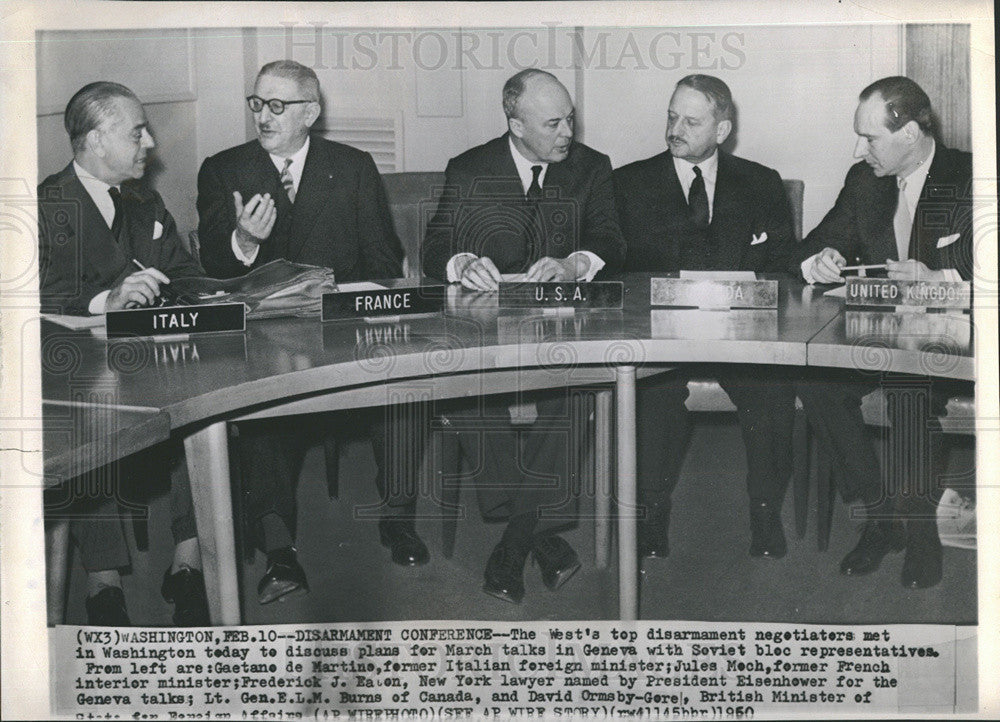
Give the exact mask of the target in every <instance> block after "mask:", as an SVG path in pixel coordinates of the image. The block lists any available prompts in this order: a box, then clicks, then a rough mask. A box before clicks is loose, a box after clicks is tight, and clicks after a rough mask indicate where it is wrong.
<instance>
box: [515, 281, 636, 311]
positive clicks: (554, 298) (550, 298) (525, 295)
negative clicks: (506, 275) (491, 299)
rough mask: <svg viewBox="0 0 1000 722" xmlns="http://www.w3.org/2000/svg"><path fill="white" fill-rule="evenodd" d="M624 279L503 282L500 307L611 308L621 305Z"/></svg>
mask: <svg viewBox="0 0 1000 722" xmlns="http://www.w3.org/2000/svg"><path fill="white" fill-rule="evenodd" d="M622 295H623V284H622V282H621V281H592V282H590V283H531V282H530V281H524V282H516V283H501V284H500V297H499V300H500V308H559V307H563V308H583V309H587V308H608V309H616V308H621V307H622Z"/></svg>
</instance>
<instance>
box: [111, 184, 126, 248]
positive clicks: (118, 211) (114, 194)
mask: <svg viewBox="0 0 1000 722" xmlns="http://www.w3.org/2000/svg"><path fill="white" fill-rule="evenodd" d="M108 195H109V196H111V202H112V203H114V204H115V217H114V219H113V220H112V221H111V235H113V236H114V237H115V242H116V243H117V244H118V245H119V246H121V247H122V248H126V243H125V240H126V239H125V203H124V202H123V200H122V194H121V191H119V190H118V189H117V188H115V187H114V186H111V187H110V188H108Z"/></svg>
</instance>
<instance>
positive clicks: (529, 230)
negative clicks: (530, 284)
mask: <svg viewBox="0 0 1000 722" xmlns="http://www.w3.org/2000/svg"><path fill="white" fill-rule="evenodd" d="M541 175H542V166H540V165H533V166H531V185H529V186H528V192H527V193H525V200H526V201H527V202H528V205H529V209H528V218H527V227H526V228H525V231H526V232H525V239H524V240H525V253H526V254H527V258H526V259H525V260H526V263H527V265H526V266H525V267H524V269H523V270H527V268H528V266H530V265H531V264H532V263H534V262H535V261H537V260H538V259H539V258H541V255H542V253H541V249H542V248H543V247H544V245H545V244H544V238H543V237H544V232H545V231H544V226H543V225H542V219H541V215H540V213H539V210H538V204H539V202H540V201H541V200H542V186H541V184H540V183H539V182H538V179H539V178H540V177H541Z"/></svg>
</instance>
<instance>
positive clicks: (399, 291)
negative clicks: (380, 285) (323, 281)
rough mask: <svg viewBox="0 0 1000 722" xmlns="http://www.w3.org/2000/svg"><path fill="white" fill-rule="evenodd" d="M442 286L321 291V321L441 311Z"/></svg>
mask: <svg viewBox="0 0 1000 722" xmlns="http://www.w3.org/2000/svg"><path fill="white" fill-rule="evenodd" d="M444 289H445V287H444V286H411V287H408V288H386V289H380V290H377V291H372V290H369V291H336V292H334V293H324V294H323V312H322V315H321V318H322V320H323V321H338V320H342V319H345V318H350V319H358V318H380V317H385V316H408V315H412V314H416V313H440V312H441V311H442V310H443V309H444V296H445V293H444Z"/></svg>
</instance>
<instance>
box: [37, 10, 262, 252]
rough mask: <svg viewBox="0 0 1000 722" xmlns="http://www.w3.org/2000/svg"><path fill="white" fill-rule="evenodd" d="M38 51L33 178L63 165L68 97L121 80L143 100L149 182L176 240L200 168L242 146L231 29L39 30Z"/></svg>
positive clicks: (186, 227) (190, 216)
mask: <svg viewBox="0 0 1000 722" xmlns="http://www.w3.org/2000/svg"><path fill="white" fill-rule="evenodd" d="M37 48H38V50H37V59H38V64H37V67H38V85H37V87H38V174H39V178H38V180H39V181H41V180H42V179H43V178H45V177H46V176H48V175H49V174H51V173H55V172H57V171H59V170H61V169H62V168H63V167H64V166H65V165H66V164H67V163H69V161H70V160H71V159H72V152H71V149H70V145H69V139H68V138H67V136H66V131H65V130H64V129H63V110H64V109H65V107H66V103H67V102H68V101H69V99H70V98H71V97H72V96H73V94H74V93H75V92H76V91H77V90H79V89H80V88H81V87H83V86H84V85H86V84H87V83H90V82H93V81H95V80H111V81H114V82H118V83H122V84H123V85H126V86H128V87H129V88H131V89H132V90H133V91H134V92H135V93H136V95H138V96H139V99H140V100H142V101H143V103H144V105H145V108H146V116H147V118H148V120H149V126H150V130H151V132H152V134H153V137H154V139H155V140H156V145H157V147H156V150H155V151H154V161H153V163H152V164H151V166H150V167H149V169H148V171H147V175H148V176H149V180H150V182H151V183H152V185H153V186H154V187H155V188H156V189H157V190H158V191H159V192H160V194H161V195H162V196H163V199H164V202H165V203H166V205H167V209H168V210H169V211H170V212H171V213H172V214H173V216H174V218H175V220H176V221H177V226H178V229H179V230H180V231H181V233H183V234H186V233H187V232H188V231H190V230H193V229H194V228H196V227H197V225H198V216H197V212H196V210H195V199H196V197H197V187H196V178H197V173H198V167H199V166H200V164H201V161H202V160H203V159H204V158H205V157H206V156H207V155H210V154H212V153H215V152H217V151H219V150H221V149H223V148H227V147H229V146H232V145H235V144H236V143H242V142H244V140H245V139H246V132H245V128H244V125H243V122H242V120H240V115H239V114H240V113H242V111H243V109H244V108H245V104H244V101H243V85H244V80H243V65H242V62H241V59H240V53H241V52H242V48H243V38H242V35H241V33H240V31H238V30H237V31H224V30H220V31H212V30H196V31H189V30H169V31H146V30H129V31H91V32H62V31H59V32H53V31H47V32H41V33H39V42H38V46H37ZM231 58H232V60H230V59H231Z"/></svg>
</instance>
